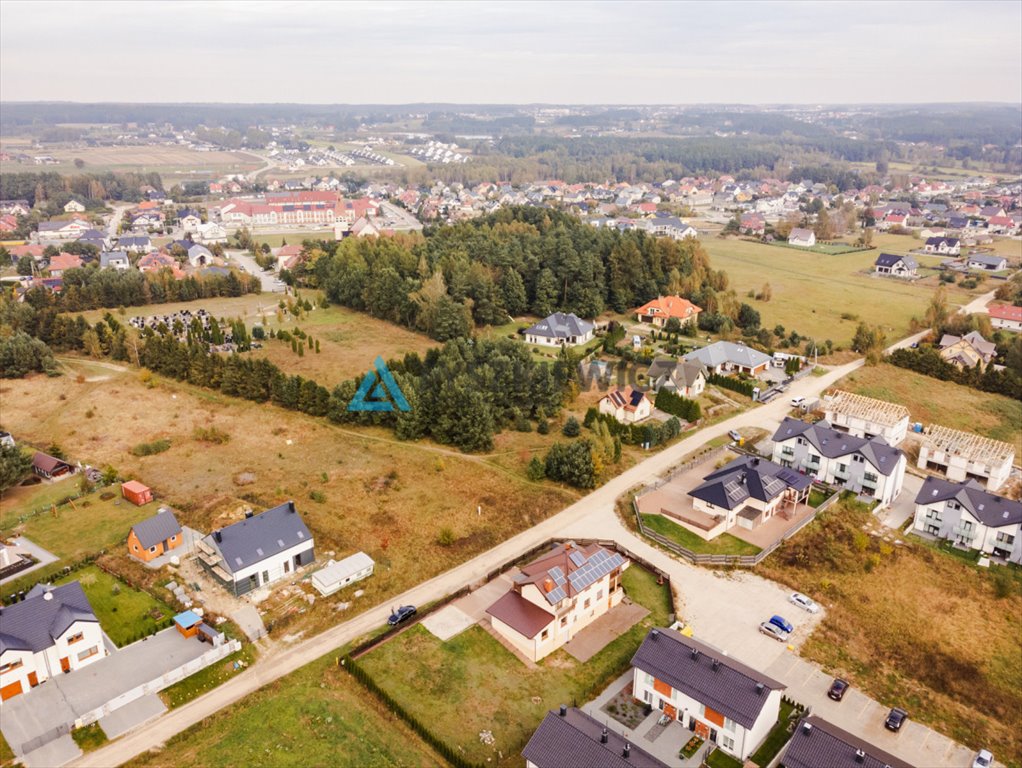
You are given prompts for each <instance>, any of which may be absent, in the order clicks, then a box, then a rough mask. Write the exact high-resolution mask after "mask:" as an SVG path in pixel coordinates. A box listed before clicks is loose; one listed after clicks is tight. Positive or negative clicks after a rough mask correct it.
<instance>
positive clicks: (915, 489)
mask: <svg viewBox="0 0 1022 768" xmlns="http://www.w3.org/2000/svg"><path fill="white" fill-rule="evenodd" d="M923 482H924V480H923V478H921V477H919V475H914V474H912V473H911V472H906V473H905V480H904V482H902V484H901V493H899V494H898V498H896V499H895V500H894V502H893V503H892V504H891V506H889V507H887V508H886V509H881V510H880V511H879V512H877V513H876V518H877V520H879V521H880V522H881V523H883V524H884V525H886V526H887V527H888V528H893V529H894V530H901V528H902V527H903V526H904V525H905V523H906V522H908V519H909V518H910V517H912V516H913V515H915V513H916V496H918V495H919V489H920V488H922V487H923Z"/></svg>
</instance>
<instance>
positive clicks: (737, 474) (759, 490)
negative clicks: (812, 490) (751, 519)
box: [688, 456, 813, 509]
mask: <svg viewBox="0 0 1022 768" xmlns="http://www.w3.org/2000/svg"><path fill="white" fill-rule="evenodd" d="M703 480H704V481H705V482H704V483H703V484H702V485H699V486H696V487H695V488H693V489H692V490H691V491H689V492H688V495H689V496H694V497H695V498H697V499H702V500H703V501H706V502H709V503H710V504H713V505H714V506H715V507H721V508H723V509H737V508H738V507H740V506H742V505H743V504H744V503H745V502H746V501H747V500H748V499H750V498H753V499H758V500H759V501H763V502H769V501H773V500H774V499H776V498H777V497H778V496H780V495H781V494H782V493H784V492H785V491H786V490H788V489H789V488H794V489H795V490H797V491H804V490H805V489H806V488H808V487H809V486H810V485H812V482H813V480H812V478H811V477H808V476H806V475H803V474H800V473H798V472H795V471H794V470H791V469H787V468H785V467H782V466H781V465H780V464H774V463H773V462H772V461H767V460H766V459H760V458H757V457H755V456H739V457H738V458H737V459H735V460H734V461H732V462H729V463H728V464H726V465H725V466H723V467H721V468H720V469H718V470H717V471H716V472H711V473H710V474H709V475H707V476H706V477H704V478H703Z"/></svg>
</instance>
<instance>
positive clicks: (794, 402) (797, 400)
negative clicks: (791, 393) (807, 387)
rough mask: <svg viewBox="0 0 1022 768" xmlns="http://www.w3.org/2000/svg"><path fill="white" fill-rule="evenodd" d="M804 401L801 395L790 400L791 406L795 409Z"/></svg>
mask: <svg viewBox="0 0 1022 768" xmlns="http://www.w3.org/2000/svg"><path fill="white" fill-rule="evenodd" d="M805 401H806V399H805V398H804V397H802V395H799V396H798V397H793V398H791V404H792V406H793V407H795V408H798V407H799V406H800V405H802V403H804V402H805Z"/></svg>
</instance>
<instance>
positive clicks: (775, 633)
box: [759, 621, 788, 643]
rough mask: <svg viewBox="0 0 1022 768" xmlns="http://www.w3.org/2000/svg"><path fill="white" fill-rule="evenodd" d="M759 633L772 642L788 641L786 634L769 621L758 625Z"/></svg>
mask: <svg viewBox="0 0 1022 768" xmlns="http://www.w3.org/2000/svg"><path fill="white" fill-rule="evenodd" d="M759 631H760V632H762V633H763V634H764V635H769V636H770V637H772V638H773V639H774V640H777V641H778V642H781V643H783V642H784V641H786V640H787V639H788V633H787V632H785V631H784V630H783V629H781V628H780V627H778V626H777V625H776V624H771V623H770V622H769V621H764V622H763V623H762V624H760V625H759Z"/></svg>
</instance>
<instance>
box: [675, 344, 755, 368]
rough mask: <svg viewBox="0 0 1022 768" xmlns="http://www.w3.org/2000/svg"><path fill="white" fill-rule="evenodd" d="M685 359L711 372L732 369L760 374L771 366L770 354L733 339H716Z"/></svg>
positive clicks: (692, 352)
mask: <svg viewBox="0 0 1022 768" xmlns="http://www.w3.org/2000/svg"><path fill="white" fill-rule="evenodd" d="M685 360H687V361H689V362H696V363H699V364H700V365H702V366H703V367H704V368H706V369H707V370H708V371H710V373H717V374H727V373H731V372H732V371H738V372H740V373H746V374H748V375H749V376H759V375H760V374H761V373H763V372H764V371H766V370H767V369H768V368H769V367H770V356H769V355H767V354H764V353H763V352H760V351H759V350H758V349H753V348H752V347H747V346H745V345H744V344H735V343H734V342H731V341H716V342H714V343H713V344H707V345H706V346H705V347H701V348H700V349H694V350H692V351H691V352H689V353H688V354H687V355H685Z"/></svg>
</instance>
